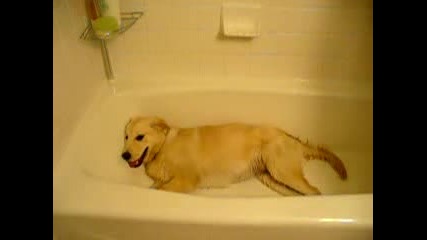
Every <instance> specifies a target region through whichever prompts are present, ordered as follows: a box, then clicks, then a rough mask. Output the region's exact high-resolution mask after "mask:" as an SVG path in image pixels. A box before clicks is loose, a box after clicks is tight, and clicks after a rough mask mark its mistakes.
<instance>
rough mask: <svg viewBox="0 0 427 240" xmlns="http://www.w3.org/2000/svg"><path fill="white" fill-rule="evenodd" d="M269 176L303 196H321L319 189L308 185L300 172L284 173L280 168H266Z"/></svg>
mask: <svg viewBox="0 0 427 240" xmlns="http://www.w3.org/2000/svg"><path fill="white" fill-rule="evenodd" d="M267 168H268V170H269V172H270V174H271V176H272V177H273V178H274V179H276V181H278V182H281V183H283V184H286V185H287V186H289V187H291V188H292V189H295V190H296V191H298V192H300V193H303V194H305V195H318V194H321V193H320V191H319V189H317V188H316V187H314V186H312V185H310V183H308V181H307V180H306V179H305V177H304V175H303V173H302V172H292V171H289V172H284V171H281V169H280V168H274V167H268V166H267Z"/></svg>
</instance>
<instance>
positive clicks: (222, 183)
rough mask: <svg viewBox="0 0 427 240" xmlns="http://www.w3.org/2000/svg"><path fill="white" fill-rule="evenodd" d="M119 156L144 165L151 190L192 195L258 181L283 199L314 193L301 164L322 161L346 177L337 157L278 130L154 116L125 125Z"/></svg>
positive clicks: (140, 118)
mask: <svg viewBox="0 0 427 240" xmlns="http://www.w3.org/2000/svg"><path fill="white" fill-rule="evenodd" d="M124 137H125V141H124V147H123V151H122V158H123V159H124V160H126V161H127V163H128V164H129V166H130V167H134V168H135V167H140V166H142V165H144V167H145V172H146V174H147V175H148V176H149V177H150V178H151V179H153V181H154V184H153V185H152V187H153V188H156V189H160V190H165V191H172V192H180V193H191V192H193V191H195V190H197V189H198V188H205V187H227V186H229V185H230V184H233V183H238V182H241V181H245V180H247V179H250V178H253V177H255V178H257V179H258V180H259V181H260V182H262V183H263V184H265V185H266V186H268V187H269V188H270V189H272V190H274V191H276V192H278V193H280V194H282V195H285V196H289V195H301V194H302V195H317V194H321V193H320V191H319V190H318V189H317V188H316V187H314V186H312V185H310V183H309V182H308V181H307V180H306V178H305V177H304V174H303V163H304V162H305V161H308V160H311V159H318V160H324V161H326V162H328V163H329V164H330V166H331V167H332V168H333V169H334V170H335V171H336V172H337V173H338V175H339V176H340V178H341V179H343V180H344V179H346V178H347V171H346V168H345V166H344V164H343V162H342V161H341V160H340V159H339V157H338V156H337V155H335V154H334V153H332V152H331V151H329V150H328V149H326V148H323V147H319V146H312V145H311V144H309V143H304V142H302V141H300V140H299V139H298V138H296V137H293V136H292V135H290V134H288V133H287V132H285V131H283V130H282V129H279V128H276V127H271V126H265V125H249V124H243V123H228V124H222V125H205V126H197V127H192V128H180V127H173V126H170V125H169V124H168V123H167V122H166V121H165V120H163V119H162V118H159V117H155V116H135V117H132V118H131V119H130V120H129V122H128V123H127V124H126V126H125V136H124Z"/></svg>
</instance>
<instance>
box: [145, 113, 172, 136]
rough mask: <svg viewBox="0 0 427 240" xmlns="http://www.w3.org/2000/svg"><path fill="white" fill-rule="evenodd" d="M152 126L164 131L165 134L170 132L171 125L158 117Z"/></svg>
mask: <svg viewBox="0 0 427 240" xmlns="http://www.w3.org/2000/svg"><path fill="white" fill-rule="evenodd" d="M150 127H152V128H154V129H156V130H157V131H160V132H163V133H164V134H167V133H168V132H169V129H170V127H169V125H168V124H167V123H166V121H165V120H163V119H161V118H158V117H156V118H155V119H154V120H153V121H152V122H151V124H150Z"/></svg>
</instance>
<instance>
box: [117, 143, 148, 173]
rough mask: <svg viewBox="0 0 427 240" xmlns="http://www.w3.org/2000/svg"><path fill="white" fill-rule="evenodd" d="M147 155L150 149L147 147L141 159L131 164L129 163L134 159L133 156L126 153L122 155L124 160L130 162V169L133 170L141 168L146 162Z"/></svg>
mask: <svg viewBox="0 0 427 240" xmlns="http://www.w3.org/2000/svg"><path fill="white" fill-rule="evenodd" d="M147 153H148V147H146V148H145V149H144V152H142V154H141V157H140V158H138V160H136V161H131V162H130V161H129V159H131V158H132V155H131V154H130V153H129V152H124V153H123V154H122V158H123V159H124V160H126V161H127V162H128V164H129V167H131V168H137V167H139V166H141V165H142V163H143V162H144V159H145V157H146V156H147Z"/></svg>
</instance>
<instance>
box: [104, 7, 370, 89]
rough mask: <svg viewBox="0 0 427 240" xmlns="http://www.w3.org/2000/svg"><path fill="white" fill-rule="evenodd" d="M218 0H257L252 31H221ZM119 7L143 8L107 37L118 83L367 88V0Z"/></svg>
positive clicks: (135, 85)
mask: <svg viewBox="0 0 427 240" xmlns="http://www.w3.org/2000/svg"><path fill="white" fill-rule="evenodd" d="M223 2H240V3H245V4H249V5H253V6H258V7H259V11H258V13H259V21H260V24H261V30H260V36H259V37H257V38H254V39H252V40H239V39H226V38H224V37H222V36H221V35H220V34H219V32H220V23H221V22H220V20H221V18H220V16H221V4H222V3H223ZM121 8H122V10H123V11H132V10H142V11H144V13H145V15H144V16H143V17H142V18H141V19H140V20H139V21H138V22H137V23H136V24H135V25H134V26H133V27H132V28H131V29H130V30H129V31H128V32H126V33H125V34H123V35H121V36H120V37H118V38H116V39H114V40H112V41H110V43H109V46H110V51H111V55H112V62H113V67H114V69H115V72H116V76H117V86H118V88H119V89H123V90H126V89H137V88H139V87H141V88H142V89H152V88H167V87H180V88H181V87H182V88H185V87H225V88H227V87H248V88H259V87H261V88H273V89H274V88H292V87H296V86H300V87H301V86H302V87H307V88H310V87H311V88H315V89H318V90H322V91H326V92H328V91H329V93H331V92H332V91H341V92H342V93H347V94H356V95H357V94H358V93H360V94H361V95H370V94H371V87H372V21H373V17H372V0H246V1H243V0H122V1H121ZM358 91H359V92H358Z"/></svg>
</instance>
